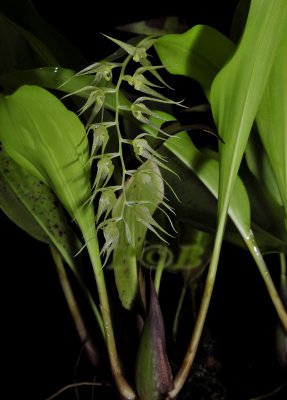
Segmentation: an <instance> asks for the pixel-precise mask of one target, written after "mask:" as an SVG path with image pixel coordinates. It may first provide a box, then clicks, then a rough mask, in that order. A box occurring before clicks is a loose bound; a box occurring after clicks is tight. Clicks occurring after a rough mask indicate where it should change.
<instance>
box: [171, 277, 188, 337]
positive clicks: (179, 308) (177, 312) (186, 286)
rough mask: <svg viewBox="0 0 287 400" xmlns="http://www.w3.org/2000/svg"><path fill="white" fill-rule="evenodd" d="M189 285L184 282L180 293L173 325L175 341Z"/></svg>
mask: <svg viewBox="0 0 287 400" xmlns="http://www.w3.org/2000/svg"><path fill="white" fill-rule="evenodd" d="M188 286H189V285H188V284H184V286H183V288H182V289H181V293H180V296H179V300H178V304H177V307H176V312H175V316H174V321H173V326H172V337H173V340H174V341H175V340H176V335H177V330H178V323H179V314H180V311H181V309H182V305H183V300H184V298H185V295H186V291H187V288H188Z"/></svg>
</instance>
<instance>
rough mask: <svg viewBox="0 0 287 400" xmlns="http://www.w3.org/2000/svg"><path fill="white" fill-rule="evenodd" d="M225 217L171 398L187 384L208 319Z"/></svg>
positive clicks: (220, 227)
mask: <svg viewBox="0 0 287 400" xmlns="http://www.w3.org/2000/svg"><path fill="white" fill-rule="evenodd" d="M225 221H226V219H225V218H221V219H220V220H219V224H218V229H217V232H216V236H215V243H214V248H213V252H212V256H211V261H210V266H209V270H208V274H207V278H206V282H205V287H204V292H203V295H202V300H201V304H200V308H199V312H198V317H197V320H196V323H195V327H194V331H193V334H192V337H191V340H190V343H189V346H188V348H187V351H186V354H185V357H184V359H183V362H182V364H181V367H180V369H179V371H178V373H177V375H176V377H175V379H174V383H173V389H172V390H171V391H170V392H169V398H170V399H175V398H176V396H177V395H178V393H179V392H180V390H181V389H182V387H183V385H184V384H185V381H186V379H187V377H188V374H189V372H190V369H191V367H192V364H193V361H194V358H195V355H196V352H197V349H198V345H199V342H200V338H201V335H202V331H203V327H204V323H205V320H206V316H207V312H208V308H209V304H210V300H211V295H212V292H213V288H214V283H215V278H216V273H217V268H218V261H219V256H220V251H221V246H222V239H223V234H224V228H225Z"/></svg>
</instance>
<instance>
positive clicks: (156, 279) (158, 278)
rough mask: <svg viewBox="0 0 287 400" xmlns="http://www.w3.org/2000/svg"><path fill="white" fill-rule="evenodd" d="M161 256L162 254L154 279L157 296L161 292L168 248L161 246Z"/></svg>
mask: <svg viewBox="0 0 287 400" xmlns="http://www.w3.org/2000/svg"><path fill="white" fill-rule="evenodd" d="M159 254H160V257H159V260H158V264H157V266H156V270H155V277H154V287H155V290H156V293H157V294H158V292H159V287H160V281H161V277H162V273H163V270H164V267H165V261H166V256H167V248H166V247H165V246H161V247H160V252H159Z"/></svg>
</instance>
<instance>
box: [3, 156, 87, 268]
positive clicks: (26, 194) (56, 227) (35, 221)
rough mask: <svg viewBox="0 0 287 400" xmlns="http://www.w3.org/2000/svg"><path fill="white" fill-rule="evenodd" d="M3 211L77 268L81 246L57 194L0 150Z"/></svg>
mask: <svg viewBox="0 0 287 400" xmlns="http://www.w3.org/2000/svg"><path fill="white" fill-rule="evenodd" d="M0 207H1V208H2V210H3V211H4V212H5V214H7V216H8V217H9V218H10V219H11V220H12V221H13V222H14V223H16V224H17V225H18V226H19V227H20V228H22V229H23V230H24V231H26V232H27V233H28V234H29V235H31V236H33V237H34V238H35V239H37V240H40V241H42V242H44V243H48V244H51V243H53V244H54V245H55V247H56V248H57V249H58V251H59V252H60V254H61V255H62V256H63V258H64V260H65V261H66V262H67V263H68V265H69V266H70V267H72V268H75V264H76V263H77V260H78V259H76V258H75V257H74V256H75V254H76V253H77V252H78V251H79V249H80V248H81V243H80V241H79V240H78V238H77V237H76V235H75V233H74V232H73V231H72V229H71V227H70V224H69V223H68V221H67V216H66V215H65V213H64V210H63V209H62V207H61V204H60V203H59V201H58V199H57V198H56V196H55V195H54V193H53V192H52V191H51V189H49V188H48V187H47V186H46V185H45V184H43V182H41V181H39V180H38V179H37V178H35V177H34V175H31V174H29V173H28V172H27V171H26V170H24V169H23V168H21V167H20V166H19V165H18V164H17V163H15V161H13V159H11V158H10V157H9V156H8V155H7V154H6V153H5V151H4V150H3V148H2V149H1V150H0Z"/></svg>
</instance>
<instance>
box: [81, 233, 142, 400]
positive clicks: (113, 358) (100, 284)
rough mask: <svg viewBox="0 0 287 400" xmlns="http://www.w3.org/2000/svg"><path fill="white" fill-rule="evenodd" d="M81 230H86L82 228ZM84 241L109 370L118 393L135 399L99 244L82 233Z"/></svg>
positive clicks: (132, 399) (94, 237) (128, 399)
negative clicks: (120, 347)
mask: <svg viewBox="0 0 287 400" xmlns="http://www.w3.org/2000/svg"><path fill="white" fill-rule="evenodd" d="M82 232H87V231H85V230H82ZM84 239H85V243H86V244H87V249H88V253H89V256H90V260H91V263H92V266H93V270H94V275H95V279H96V284H97V288H98V293H99V298H100V306H101V312H102V317H103V321H104V329H105V340H106V344H107V349H108V354H109V359H110V363H111V371H112V374H113V377H114V380H115V383H116V386H117V388H118V391H119V393H120V394H121V395H122V397H123V398H124V399H126V400H134V399H136V394H135V392H134V390H133V389H132V388H131V386H130V385H129V384H128V382H127V381H126V379H125V378H124V375H123V371H122V367H121V364H120V360H119V357H118V353H117V348H116V341H115V336H114V330H113V324H112V318H111V312H110V305H109V300H108V294H107V288H106V282H105V277H104V271H103V267H102V262H101V258H100V252H99V245H98V240H97V237H96V236H94V235H93V236H89V235H87V234H84Z"/></svg>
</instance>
